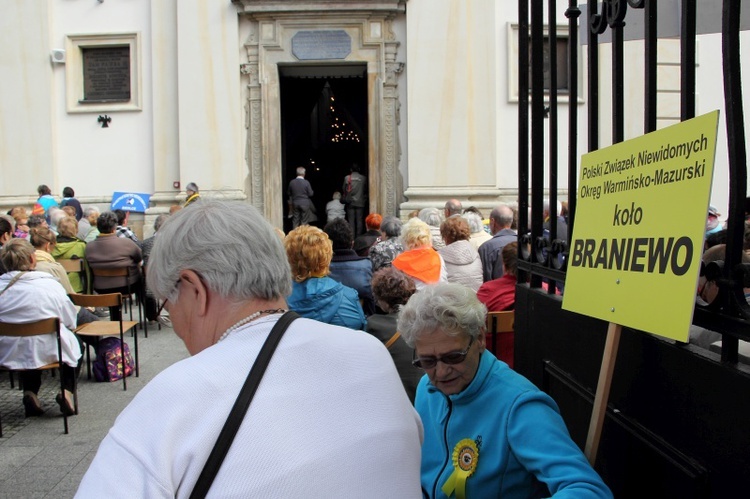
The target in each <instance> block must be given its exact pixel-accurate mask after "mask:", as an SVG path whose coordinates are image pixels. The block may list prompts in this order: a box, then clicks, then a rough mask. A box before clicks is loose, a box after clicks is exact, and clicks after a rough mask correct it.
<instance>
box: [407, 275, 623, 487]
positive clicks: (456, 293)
mask: <svg viewBox="0 0 750 499" xmlns="http://www.w3.org/2000/svg"><path fill="white" fill-rule="evenodd" d="M486 315H487V309H486V307H485V306H484V305H483V304H482V303H481V302H480V301H479V300H478V299H477V297H476V293H474V292H473V291H472V290H471V289H469V288H467V287H465V286H462V285H460V284H455V283H446V284H434V285H430V286H426V287H425V288H424V289H422V290H421V291H419V292H417V293H415V294H414V295H412V297H411V298H410V299H409V301H408V303H407V304H406V305H405V306H404V307H403V308H402V309H401V312H400V316H399V320H398V330H399V332H400V333H401V335H402V336H403V338H404V340H405V341H406V343H407V344H408V345H410V346H411V347H413V348H414V360H413V364H414V365H415V366H417V367H419V368H421V369H423V370H424V371H425V374H426V376H423V377H422V380H421V381H420V383H419V386H418V387H417V396H416V400H415V408H416V409H417V412H418V413H419V415H420V417H421V418H422V424H423V425H424V443H423V444H422V466H421V480H422V493H423V495H424V497H427V498H443V497H466V498H471V497H503V498H521V497H523V498H527V497H549V496H552V497H556V496H557V494H560V496H561V497H562V496H565V497H576V498H611V497H612V492H611V491H610V490H609V488H608V487H607V486H606V485H605V484H604V482H603V481H602V479H601V477H600V476H599V475H598V474H597V472H596V471H594V469H593V468H592V467H591V465H589V463H588V461H587V459H586V457H585V456H584V454H583V452H582V451H581V449H580V448H579V447H578V446H577V445H576V444H575V442H573V440H572V439H571V438H570V435H569V433H568V430H567V428H566V426H565V422H564V421H563V419H562V416H561V415H560V412H559V409H558V407H557V404H555V401H554V400H553V399H552V398H551V397H550V396H549V395H547V394H546V393H544V392H542V391H541V390H539V389H538V388H537V387H536V386H535V385H534V384H532V383H531V382H530V381H529V380H527V379H526V378H524V377H523V376H521V375H520V374H518V373H517V372H515V371H513V370H512V369H511V368H510V367H508V365H507V364H505V363H504V362H502V361H500V360H498V359H497V358H495V356H494V355H492V353H490V352H489V351H488V350H486V349H485V345H484V334H485V319H486ZM545 489H546V490H545Z"/></svg>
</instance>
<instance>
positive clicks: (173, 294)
mask: <svg viewBox="0 0 750 499" xmlns="http://www.w3.org/2000/svg"><path fill="white" fill-rule="evenodd" d="M181 281H182V277H180V278H179V279H177V282H175V283H174V287H173V288H172V291H170V292H169V294H168V295H167V297H166V298H165V299H164V303H165V304H166V303H167V302H169V303H172V304H174V302H175V300H176V299H177V296H178V294H177V293H178V291H179V289H178V288H179V287H180V282H181Z"/></svg>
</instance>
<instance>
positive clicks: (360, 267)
mask: <svg viewBox="0 0 750 499" xmlns="http://www.w3.org/2000/svg"><path fill="white" fill-rule="evenodd" d="M323 230H324V231H325V232H326V234H328V238H329V239H330V240H331V244H332V245H333V259H332V260H331V273H330V276H331V278H332V279H335V280H337V281H339V282H340V283H341V284H343V285H344V286H349V287H350V288H354V289H355V290H357V294H358V295H359V299H360V300H361V302H362V309H363V310H364V312H365V316H370V315H372V314H374V313H375V300H374V299H373V298H372V288H371V286H370V282H371V281H372V262H371V261H370V259H369V258H367V257H364V256H359V255H358V254H357V253H356V252H355V251H354V250H353V249H352V246H353V244H354V241H353V238H352V229H351V226H350V225H349V222H347V221H346V220H344V219H343V218H336V219H334V220H331V221H330V222H329V223H327V224H326V226H325V228H324V229H323Z"/></svg>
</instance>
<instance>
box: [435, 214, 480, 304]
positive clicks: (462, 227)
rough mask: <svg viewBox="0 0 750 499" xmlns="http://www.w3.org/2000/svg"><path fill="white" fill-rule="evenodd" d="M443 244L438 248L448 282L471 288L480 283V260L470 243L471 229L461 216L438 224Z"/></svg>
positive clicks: (476, 287) (474, 288)
mask: <svg viewBox="0 0 750 499" xmlns="http://www.w3.org/2000/svg"><path fill="white" fill-rule="evenodd" d="M440 235H441V236H443V240H444V241H445V246H444V247H443V248H440V249H439V250H438V253H440V256H442V257H443V261H445V267H446V272H447V273H448V282H455V283H457V284H463V285H464V286H466V287H468V288H471V289H473V290H474V291H476V290H478V289H479V286H481V285H482V282H483V279H482V261H481V260H480V259H479V253H478V252H477V250H476V248H475V247H474V245H473V244H471V241H470V238H471V230H470V229H469V224H468V223H467V222H466V219H464V218H463V217H451V218H448V219H447V220H446V221H445V222H443V223H442V224H441V225H440Z"/></svg>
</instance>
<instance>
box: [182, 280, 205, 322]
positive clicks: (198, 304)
mask: <svg viewBox="0 0 750 499" xmlns="http://www.w3.org/2000/svg"><path fill="white" fill-rule="evenodd" d="M180 279H182V285H181V288H180V294H182V293H188V296H186V297H185V298H187V299H190V300H192V301H193V306H194V307H195V311H196V313H197V314H198V315H199V316H204V315H206V312H207V311H208V288H207V287H206V284H205V283H204V282H203V280H202V279H201V278H200V276H199V275H198V274H197V273H196V272H195V271H193V270H183V271H182V272H180Z"/></svg>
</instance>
